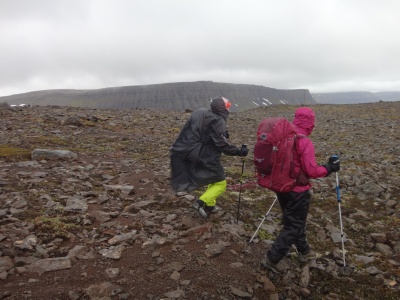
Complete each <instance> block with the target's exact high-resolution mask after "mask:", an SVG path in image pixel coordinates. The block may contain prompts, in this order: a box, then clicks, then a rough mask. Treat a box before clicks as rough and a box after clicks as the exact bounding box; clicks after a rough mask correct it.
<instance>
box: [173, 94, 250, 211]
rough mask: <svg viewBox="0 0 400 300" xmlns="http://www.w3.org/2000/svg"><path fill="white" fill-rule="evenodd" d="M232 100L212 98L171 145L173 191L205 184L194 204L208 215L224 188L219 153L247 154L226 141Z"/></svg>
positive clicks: (222, 169)
mask: <svg viewBox="0 0 400 300" xmlns="http://www.w3.org/2000/svg"><path fill="white" fill-rule="evenodd" d="M230 106H231V103H230V102H229V101H228V100H227V99H226V98H224V97H217V98H214V99H213V100H212V101H211V105H210V107H211V109H210V110H208V109H206V108H200V109H198V110H196V111H194V112H193V114H192V116H191V117H190V119H189V120H188V121H187V122H186V124H185V126H184V127H183V129H182V131H181V132H180V134H179V136H178V138H177V139H176V141H175V143H174V144H173V145H172V147H171V184H172V188H173V189H174V191H176V192H179V191H192V190H195V189H197V188H199V187H202V186H206V185H208V188H207V190H206V191H205V192H204V194H202V195H201V196H200V197H199V199H197V200H196V201H195V203H194V204H193V207H194V208H195V209H196V210H197V212H198V213H199V215H200V216H202V217H203V218H207V217H208V216H209V214H210V213H211V212H213V211H214V210H215V204H216V199H217V197H218V196H219V195H221V194H222V193H223V192H224V191H225V190H226V180H225V178H226V177H225V172H224V168H223V166H222V164H221V154H222V153H224V154H226V155H231V156H235V155H237V156H246V155H247V154H248V149H247V147H242V148H238V147H236V146H234V145H231V144H230V143H229V142H228V140H227V138H228V137H227V131H226V121H227V118H228V115H229V107H230Z"/></svg>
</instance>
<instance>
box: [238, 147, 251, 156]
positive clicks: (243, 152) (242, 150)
mask: <svg viewBox="0 0 400 300" xmlns="http://www.w3.org/2000/svg"><path fill="white" fill-rule="evenodd" d="M248 153H249V148H247V145H242V148H240V149H239V152H238V154H237V155H239V156H242V157H243V156H247V154H248Z"/></svg>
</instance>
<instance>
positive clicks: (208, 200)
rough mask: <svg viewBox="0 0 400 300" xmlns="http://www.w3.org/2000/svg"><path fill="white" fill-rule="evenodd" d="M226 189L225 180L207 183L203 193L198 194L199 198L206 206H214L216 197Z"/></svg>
mask: <svg viewBox="0 0 400 300" xmlns="http://www.w3.org/2000/svg"><path fill="white" fill-rule="evenodd" d="M225 190H226V180H222V181H219V182H215V183H212V184H209V185H208V187H207V190H206V191H205V192H204V194H203V195H201V196H200V198H199V199H200V200H201V201H203V202H204V203H205V204H206V206H215V204H216V203H217V198H218V196H219V195H221V194H222V193H223V192H225Z"/></svg>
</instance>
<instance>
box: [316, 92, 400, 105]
mask: <svg viewBox="0 0 400 300" xmlns="http://www.w3.org/2000/svg"><path fill="white" fill-rule="evenodd" d="M312 97H313V98H314V99H315V100H316V101H317V102H318V103H321V104H355V103H369V102H379V101H400V92H376V93H372V92H364V91H360V92H337V93H312Z"/></svg>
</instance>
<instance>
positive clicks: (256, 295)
mask: <svg viewBox="0 0 400 300" xmlns="http://www.w3.org/2000/svg"><path fill="white" fill-rule="evenodd" d="M314 109H315V111H316V114H317V124H316V128H315V131H314V133H313V134H312V136H311V138H312V139H313V141H314V144H315V147H316V150H317V158H318V161H320V162H321V163H324V162H325V161H326V160H327V159H328V158H329V156H330V155H331V154H340V156H341V166H342V170H341V171H340V173H339V179H340V186H341V196H342V202H341V211H342V217H343V227H344V240H345V242H344V246H345V263H346V268H343V255H342V254H343V253H342V252H341V250H342V243H341V236H340V223H339V211H338V202H337V197H336V193H335V189H334V188H335V184H336V183H335V177H334V176H330V177H327V178H323V179H318V180H314V188H313V193H314V195H313V203H312V205H311V209H310V215H309V218H308V237H309V242H310V244H311V246H312V248H313V250H314V251H315V252H316V259H314V260H311V261H310V262H308V263H305V264H304V263H300V262H299V260H298V257H297V254H296V253H295V251H294V249H293V251H291V252H290V253H289V255H288V257H287V258H285V259H284V260H283V262H282V265H283V267H285V271H284V272H283V273H282V274H275V273H272V272H270V271H265V270H262V269H260V261H261V260H262V259H263V257H264V255H265V251H266V249H267V248H268V247H269V246H270V244H271V242H272V241H273V240H274V238H275V237H276V235H277V234H278V232H279V229H280V227H281V225H280V217H281V214H280V210H279V207H278V205H275V206H274V207H273V208H272V210H271V212H270V214H269V215H268V216H267V218H266V220H265V222H264V223H263V226H262V227H261V230H260V231H259V234H258V235H257V237H256V238H255V239H254V241H253V242H252V243H249V239H250V238H251V237H252V236H253V234H254V232H255V230H256V228H257V226H258V225H259V224H260V222H261V220H262V219H263V217H264V215H265V213H266V212H267V211H268V209H269V207H270V206H271V204H272V202H273V199H274V197H273V194H271V193H270V192H268V191H267V190H264V189H261V188H259V187H257V186H256V185H255V184H254V181H255V179H254V176H253V175H254V172H253V165H252V161H251V153H252V152H251V151H250V155H249V157H247V158H246V159H245V160H244V173H243V177H242V185H241V184H240V182H241V170H242V160H241V159H240V158H238V157H224V158H223V162H224V165H225V167H226V173H227V175H228V177H229V185H228V190H227V192H226V193H225V194H224V195H223V196H222V197H221V198H220V199H219V202H218V205H219V206H221V208H222V210H221V211H219V212H218V213H216V214H213V215H212V216H211V217H210V218H209V219H208V220H206V221H205V220H202V219H200V218H199V217H198V216H197V214H196V212H194V211H193V210H192V208H191V203H192V201H193V198H194V196H196V195H198V194H199V193H201V190H199V191H196V192H194V193H191V194H184V193H182V194H178V195H176V194H175V193H174V192H173V191H172V190H171V187H170V185H169V147H170V145H171V144H172V143H173V142H174V140H175V138H176V136H177V134H178V133H179V131H180V129H181V128H182V126H183V124H184V123H185V121H186V120H187V119H188V117H189V116H190V114H189V113H184V112H182V113H178V112H166V111H155V110H119V111H111V110H92V109H79V108H67V107H56V106H52V107H51V106H46V107H39V106H35V107H25V108H9V107H7V105H2V106H1V108H0V299H3V298H7V299H71V300H72V299H149V300H152V299H154V300H155V299H398V298H399V297H400V269H399V262H400V229H399V225H400V213H399V207H400V204H399V201H400V189H399V186H400V174H399V163H400V146H399V145H400V137H399V112H400V102H392V103H372V104H356V105H336V106H335V105H317V106H314ZM294 110H295V107H293V106H274V107H265V108H259V109H254V110H249V111H245V112H240V113H232V114H231V115H230V117H229V120H228V125H229V130H230V135H231V142H232V143H233V144H236V145H238V146H240V145H241V144H242V143H246V144H248V145H249V147H250V149H252V146H253V145H254V142H255V139H256V137H255V132H256V127H257V125H258V123H259V122H260V121H261V120H262V119H263V118H264V117H267V116H285V117H288V118H290V119H291V118H292V115H293V113H294ZM54 150H62V151H54ZM239 199H240V206H239V205H238V204H239V201H238V200H239ZM238 211H240V214H239V216H238ZM343 271H346V272H343Z"/></svg>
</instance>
